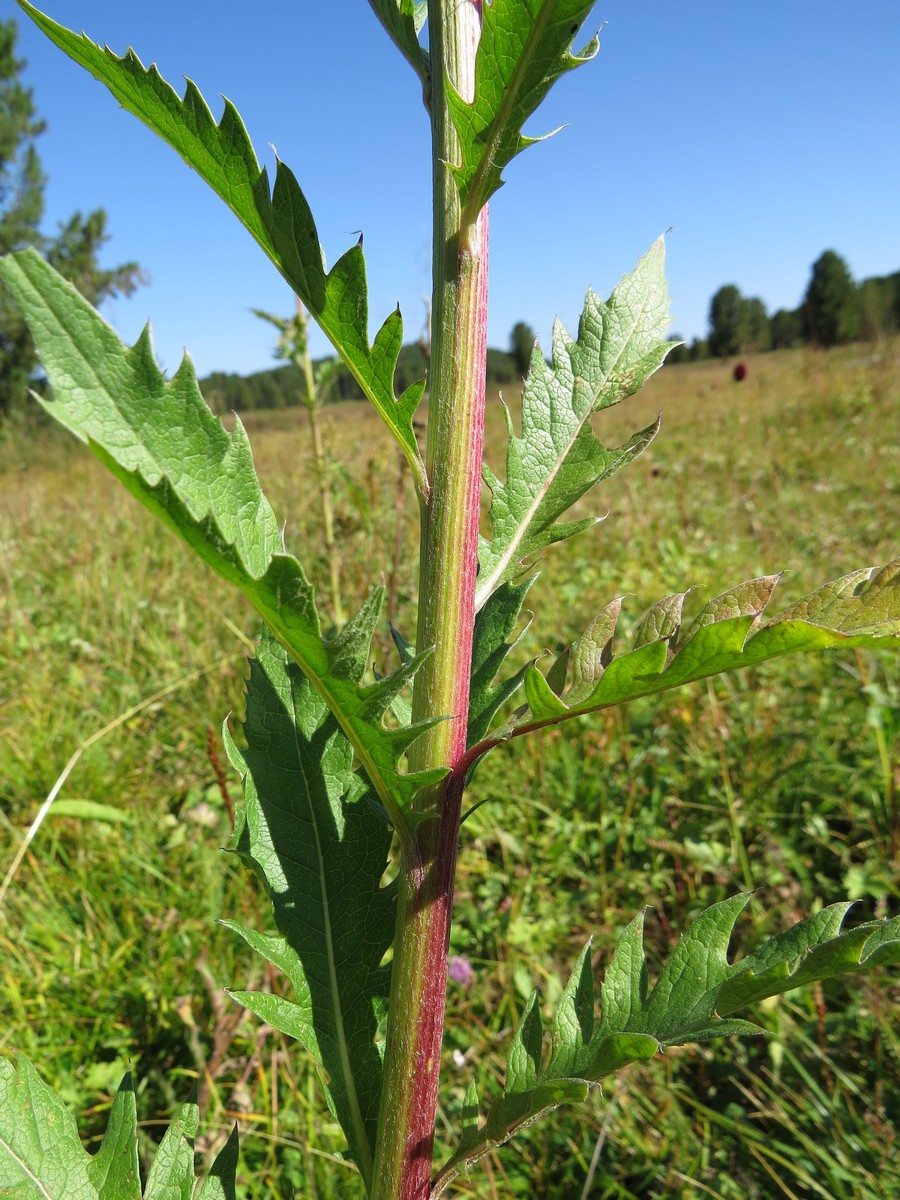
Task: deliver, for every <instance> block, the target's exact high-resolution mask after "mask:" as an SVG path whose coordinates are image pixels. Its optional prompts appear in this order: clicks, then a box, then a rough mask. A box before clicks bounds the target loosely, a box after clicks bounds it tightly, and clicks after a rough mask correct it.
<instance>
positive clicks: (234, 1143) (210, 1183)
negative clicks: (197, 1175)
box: [197, 1126, 238, 1200]
mask: <svg viewBox="0 0 900 1200" xmlns="http://www.w3.org/2000/svg"><path fill="white" fill-rule="evenodd" d="M237 1167H238V1131H237V1126H235V1127H234V1128H233V1129H232V1131H231V1133H230V1134H229V1135H228V1141H227V1142H226V1143H225V1145H224V1146H223V1147H222V1149H221V1150H220V1151H219V1153H218V1154H217V1155H216V1157H215V1161H214V1162H213V1165H212V1166H211V1167H210V1169H209V1174H208V1175H207V1176H206V1178H205V1179H204V1180H203V1183H202V1184H201V1186H200V1191H199V1193H198V1195H197V1200H237V1191H236V1189H235V1178H236V1176H237Z"/></svg>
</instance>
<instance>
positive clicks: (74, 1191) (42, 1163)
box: [0, 1056, 100, 1200]
mask: <svg viewBox="0 0 900 1200" xmlns="http://www.w3.org/2000/svg"><path fill="white" fill-rule="evenodd" d="M89 1164H90V1156H89V1155H88V1153H87V1151H86V1150H85V1149H84V1147H83V1146H82V1144H81V1141H80V1139H79V1137H78V1129H77V1126H76V1125H75V1118H74V1117H73V1116H72V1114H71V1113H70V1112H69V1110H68V1109H67V1108H66V1106H65V1104H64V1103H63V1102H62V1100H60V1098H59V1096H57V1094H56V1093H55V1092H54V1091H52V1090H51V1089H50V1088H49V1087H48V1086H47V1085H46V1083H44V1081H43V1080H42V1079H41V1078H40V1076H39V1075H38V1073H37V1072H36V1071H35V1069H34V1067H33V1066H32V1065H31V1063H29V1062H28V1061H27V1059H24V1058H22V1057H21V1056H17V1057H16V1058H15V1059H14V1060H13V1061H10V1060H9V1059H6V1058H2V1059H0V1195H2V1196H4V1197H9V1200H34V1198H35V1197H40V1198H41V1200H99V1195H100V1193H99V1192H98V1190H97V1188H96V1187H95V1186H94V1184H93V1182H92V1181H91V1177H90V1174H89V1172H88V1167H89Z"/></svg>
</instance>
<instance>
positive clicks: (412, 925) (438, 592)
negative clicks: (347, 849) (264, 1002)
mask: <svg viewBox="0 0 900 1200" xmlns="http://www.w3.org/2000/svg"><path fill="white" fill-rule="evenodd" d="M428 20H429V30H430V50H431V60H432V64H433V68H432V90H431V119H432V137H433V163H434V166H433V170H434V250H433V256H434V292H433V301H432V351H431V372H430V378H429V410H428V446H427V452H426V459H427V470H428V475H429V479H430V481H431V491H430V495H429V498H428V500H427V502H426V503H425V504H424V506H423V510H422V556H421V562H420V568H419V621H418V631H417V645H418V646H420V647H426V646H434V653H433V655H432V656H431V658H430V659H429V660H428V661H427V662H426V663H425V664H424V665H423V666H422V668H421V669H420V670H419V672H418V674H417V676H416V681H415V690H414V694H413V719H414V720H419V719H422V718H424V717H429V716H446V717H448V719H447V720H444V721H442V722H440V723H439V724H437V725H435V726H434V727H433V728H432V729H431V730H429V732H428V733H426V734H425V735H423V736H422V737H421V738H420V739H419V740H418V742H416V743H415V745H414V746H413V748H412V750H411V753H410V766H411V768H412V769H414V770H416V769H422V768H425V767H433V766H445V767H448V768H450V771H451V774H450V775H449V776H448V778H447V779H445V780H444V781H443V782H442V783H441V784H440V785H439V786H437V787H435V788H431V789H426V790H424V791H423V792H422V793H420V795H419V796H418V797H417V802H416V803H417V807H418V808H419V811H420V812H421V813H423V814H428V815H429V816H431V817H433V818H434V819H431V820H429V819H425V820H423V821H422V823H421V824H420V825H419V826H418V829H417V836H416V846H417V850H418V854H417V856H416V857H415V861H405V862H404V863H403V864H402V873H401V879H400V889H399V896H398V905H397V909H398V911H397V935H396V939H395V943H394V966H393V972H392V978H391V1000H390V1010H389V1013H390V1015H389V1019H388V1039H387V1048H386V1052H385V1077H384V1088H383V1093H382V1103H381V1114H380V1120H379V1130H378V1139H377V1142H378V1144H377V1151H376V1159H375V1169H374V1179H373V1186H372V1192H371V1196H372V1200H426V1198H427V1196H428V1194H429V1191H430V1186H431V1157H432V1139H433V1135H434V1122H435V1112H436V1108H437V1086H438V1076H439V1073H440V1058H441V1039H442V1035H443V1026H444V1005H445V999H446V989H447V947H448V940H449V934H450V916H451V907H452V902H453V881H454V876H455V872H456V847H457V841H458V838H459V818H460V810H461V802H462V793H463V789H464V787H465V770H464V769H463V770H459V771H457V770H455V768H456V767H457V766H458V764H459V763H460V762H461V760H462V758H463V755H464V754H465V749H466V725H467V720H468V708H469V676H470V668H471V657H472V630H473V625H474V615H475V607H474V597H475V575H476V570H477V553H478V519H479V511H480V498H481V457H482V447H483V440H484V385H485V363H486V354H487V341H486V317H487V235H488V215H487V209H484V210H483V211H482V212H481V213H480V214H479V216H478V217H477V219H476V220H475V222H474V223H473V224H472V225H469V226H466V227H463V226H462V225H461V215H460V206H459V199H458V195H457V191H456V185H455V183H454V181H453V178H452V176H451V174H450V172H449V170H448V168H447V164H448V163H452V162H454V161H457V160H458V144H457V141H456V134H455V129H454V128H453V125H452V122H451V121H450V120H449V117H448V114H447V109H446V103H445V99H444V76H443V74H442V71H441V65H442V64H443V68H444V70H445V71H446V76H447V78H448V79H449V80H450V82H451V83H452V84H453V85H454V86H455V87H456V89H457V90H458V91H459V92H460V93H461V94H462V95H463V96H470V97H471V95H472V94H473V91H474V63H475V51H476V49H477V44H478V37H479V34H480V29H481V3H480V0H429V5H428Z"/></svg>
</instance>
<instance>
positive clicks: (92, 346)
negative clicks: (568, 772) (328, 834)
mask: <svg viewBox="0 0 900 1200" xmlns="http://www.w3.org/2000/svg"><path fill="white" fill-rule="evenodd" d="M0 276H2V278H3V279H4V280H5V282H6V283H7V285H8V287H9V288H10V290H11V291H12V293H13V295H14V296H15V298H16V300H17V302H18V304H19V307H20V308H21V310H22V312H23V314H24V315H25V317H26V320H27V321H28V323H29V326H30V328H31V331H32V335H33V337H34V340H35V344H36V346H37V349H38V353H39V355H40V358H41V362H42V364H43V366H44V369H45V370H46V372H47V375H48V377H49V380H50V383H51V385H52V387H53V395H54V399H53V400H52V401H50V402H44V407H45V408H46V409H47V411H48V412H49V413H50V414H51V416H53V417H54V418H55V419H56V420H57V421H59V422H60V424H62V425H64V426H65V427H66V428H67V429H69V430H70V431H71V432H72V433H74V434H75V436H76V437H78V438H79V439H80V440H81V441H83V442H85V443H87V445H88V446H89V447H90V449H91V450H92V451H93V453H94V454H95V455H96V456H97V457H98V458H99V459H100V460H101V461H102V462H103V463H105V464H106V466H108V467H109V468H110V470H111V471H112V472H113V474H114V475H116V476H117V477H118V478H119V479H120V480H121V481H122V482H123V483H124V484H125V486H126V487H127V488H128V490H129V491H130V492H131V493H132V494H133V495H134V496H136V497H137V499H138V500H140V501H141V503H142V504H144V505H145V507H147V508H148V509H150V511H151V512H153V513H155V514H156V515H157V516H158V517H159V518H160V519H161V520H162V521H163V523H164V524H166V525H167V526H168V527H169V528H170V529H172V530H173V531H174V532H175V533H177V534H178V535H179V536H180V537H181V538H182V539H183V540H184V541H186V542H187V544H188V545H189V546H190V547H191V548H192V549H193V550H194V551H195V552H196V553H197V554H198V555H199V556H200V557H201V558H202V559H203V560H204V561H205V562H206V563H207V564H208V565H209V566H211V567H212V568H213V570H215V571H216V572H217V573H218V574H219V575H221V576H222V577H223V578H225V579H227V580H228V581H229V582H231V583H233V584H234V585H235V586H236V587H238V588H239V589H240V590H241V591H242V592H243V593H244V595H246V596H247V598H248V599H249V600H250V601H251V603H252V604H253V605H254V606H255V607H256V609H257V611H258V612H259V613H260V614H261V615H262V617H263V618H264V620H265V621H266V622H267V624H268V625H269V627H270V628H271V629H272V630H273V631H274V633H275V634H276V636H277V637H278V638H279V639H280V641H281V642H282V643H283V645H284V646H286V647H287V649H288V651H289V652H290V654H291V656H292V657H293V658H294V660H295V661H296V662H297V663H298V664H299V666H300V667H301V669H302V670H303V672H304V674H305V675H306V677H307V678H308V679H309V681H310V683H311V684H312V686H313V687H314V688H315V689H316V691H317V692H318V693H319V695H320V696H321V697H322V699H323V700H324V702H325V703H326V704H327V705H328V707H329V709H330V710H331V711H332V713H334V715H335V718H336V720H337V721H338V723H339V725H340V726H341V728H342V730H343V731H344V733H345V735H346V736H347V738H348V739H349V741H350V743H351V744H352V746H353V748H354V751H355V752H356V755H357V759H358V762H359V764H360V765H361V767H362V768H363V769H364V770H365V772H366V774H367V775H368V778H369V780H370V781H371V784H372V786H373V788H374V789H375V791H376V792H377V794H378V798H379V800H380V801H381V803H382V804H383V805H384V807H385V809H386V810H387V811H388V813H389V814H390V816H391V819H392V820H393V821H394V823H395V824H396V826H397V828H398V831H399V832H400V834H401V837H402V836H403V834H404V830H405V817H404V815H403V814H404V810H405V809H406V808H408V805H409V803H410V801H411V799H412V797H413V795H414V794H415V792H416V791H418V789H419V788H420V787H422V786H423V785H424V784H426V783H428V782H433V781H435V780H436V779H437V778H440V777H441V775H442V774H443V773H442V772H434V771H430V772H423V773H419V774H415V775H412V774H410V775H404V774H401V772H400V770H399V765H398V764H399V760H400V758H401V756H402V755H403V754H405V752H406V750H407V749H408V747H409V746H410V744H411V743H412V742H413V741H414V740H415V738H416V737H417V736H418V735H419V734H420V733H421V732H422V731H423V729H425V728H426V727H427V724H426V723H419V724H418V725H411V726H407V727H405V728H402V729H386V728H385V727H384V725H383V723H382V718H383V715H384V713H385V711H386V709H387V707H388V706H389V704H390V703H391V701H392V699H393V698H394V696H396V694H397V693H398V692H399V691H400V690H401V688H403V687H404V686H405V685H406V684H407V683H408V681H409V680H410V679H411V678H412V676H413V675H414V674H415V671H416V669H417V667H418V665H419V664H420V663H421V661H422V657H423V656H422V655H420V656H419V657H418V658H417V659H416V660H415V661H413V662H411V663H408V664H406V665H405V666H404V667H402V668H401V669H400V670H399V671H397V672H395V673H394V674H393V675H391V676H389V677H388V678H386V679H381V680H379V681H378V682H377V683H374V684H368V685H365V684H362V683H361V682H360V680H361V678H362V675H363V672H364V671H365V668H366V664H367V656H368V651H369V646H370V643H371V640H372V635H373V633H374V629H375V624H376V622H377V620H378V614H379V610H380V606H381V592H380V590H379V591H376V592H374V593H373V595H372V597H371V598H370V599H369V601H368V602H367V604H366V605H365V606H364V607H363V608H362V610H361V611H360V612H359V613H358V614H357V615H356V616H355V617H354V618H353V619H352V620H351V621H350V622H348V624H347V625H346V626H345V627H344V628H343V629H342V630H341V631H340V633H339V634H338V635H337V636H336V637H334V638H331V639H329V640H326V639H325V638H324V637H323V636H322V632H321V629H320V625H319V616H318V613H317V611H316V606H315V598H314V594H313V588H312V586H311V584H310V583H309V581H308V580H307V578H306V575H305V574H304V572H303V569H302V567H301V566H300V563H299V562H298V561H297V560H296V558H294V557H293V556H292V555H289V554H287V553H286V552H285V551H284V548H283V543H282V538H281V533H280V531H279V529H278V525H277V522H276V520H275V517H274V514H273V512H272V509H271V507H270V505H269V503H268V501H267V500H266V499H265V497H264V496H263V494H262V491H261V489H260V486H259V481H258V480H257V477H256V473H255V470H254V468H253V460H252V457H251V453H250V445H249V442H248V441H247V437H246V434H245V433H244V429H243V426H242V425H241V423H240V421H237V422H236V423H235V428H234V432H233V433H232V434H228V433H227V432H226V430H225V429H224V428H223V426H222V424H221V422H220V421H219V420H218V419H217V418H216V417H214V416H213V415H212V413H211V412H210V411H209V409H208V408H207V406H206V404H205V403H204V400H203V397H202V396H201V394H200V390H199V388H198V387H197V381H196V377H195V374H194V369H193V366H192V364H191V362H190V360H189V359H187V358H186V359H185V360H184V362H183V363H182V365H181V367H180V368H179V370H178V372H177V374H176V375H175V377H174V378H173V379H172V380H171V381H167V380H166V379H165V378H164V376H163V374H162V372H161V371H160V370H159V368H158V367H157V365H156V362H155V361H154V358H153V354H152V348H151V343H150V334H149V330H145V331H144V333H143V334H142V336H141V338H140V339H139V340H138V342H137V343H136V344H135V346H134V347H132V348H131V349H129V348H128V347H126V346H125V345H124V344H123V343H122V342H121V341H120V340H119V338H118V337H117V336H116V334H115V333H114V332H113V331H112V329H110V328H109V326H108V325H107V324H106V323H105V321H104V320H103V319H102V317H101V316H100V315H99V314H98V313H97V312H96V311H95V310H94V309H93V308H91V306H90V305H89V304H88V303H87V302H86V301H85V300H83V299H82V297H81V296H79V295H78V293H77V292H76V291H75V289H74V288H73V287H72V286H71V285H70V284H68V283H67V282H66V281H65V280H64V279H62V277H61V276H60V275H58V274H57V273H56V272H55V271H54V270H53V268H52V267H50V266H49V265H48V264H47V263H45V262H44V261H43V260H42V259H41V258H40V257H39V255H37V254H36V253H35V252H34V251H32V250H26V251H23V252H22V253H20V254H17V255H14V256H10V257H7V258H5V259H3V260H0Z"/></svg>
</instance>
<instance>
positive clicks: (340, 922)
mask: <svg viewBox="0 0 900 1200" xmlns="http://www.w3.org/2000/svg"><path fill="white" fill-rule="evenodd" d="M244 736H245V738H246V741H247V749H246V750H243V751H238V750H237V748H236V746H235V744H234V742H233V741H230V742H229V744H228V752H229V757H230V758H231V759H232V761H233V762H234V764H235V765H236V766H237V767H238V769H239V770H240V771H241V774H242V776H243V781H244V806H243V809H242V812H241V814H240V819H239V822H238V824H237V826H236V831H235V845H236V848H237V850H238V853H239V854H240V855H241V856H242V857H244V858H245V859H247V860H248V861H249V862H251V864H252V865H253V867H254V868H255V870H256V871H257V872H258V873H259V874H260V875H261V876H262V877H263V879H264V880H265V883H266V887H267V890H268V892H269V896H270V898H271V901H272V908H273V914H274V919H275V925H276V927H277V929H278V932H279V934H280V937H279V938H266V937H265V935H260V934H254V933H251V932H250V931H247V930H239V932H240V933H241V934H242V936H243V937H244V938H245V940H246V941H247V942H248V943H249V944H251V945H254V946H255V948H256V949H258V950H260V951H261V953H263V954H264V956H265V957H266V958H267V959H268V960H269V961H270V962H274V963H276V965H278V966H279V967H280V968H281V969H282V970H285V971H286V973H287V974H288V977H289V978H290V979H291V982H292V983H293V985H294V989H295V999H294V1001H293V1002H291V1001H288V1000H285V999H284V998H282V997H279V996H271V995H268V994H255V995H254V994H248V993H243V992H233V993H232V994H233V995H234V996H235V997H236V998H237V999H239V1000H240V1001H241V1002H242V1003H245V1004H246V1005H247V1007H249V1008H251V1009H252V1010H253V1011H254V1012H256V1013H258V1014H259V1015H260V1016H262V1017H263V1019H265V1020H267V1021H269V1022H270V1023H271V1024H273V1025H274V1026H275V1027H276V1028H278V1029H280V1030H282V1031H283V1032H285V1033H288V1034H290V1035H291V1036H293V1037H297V1038H298V1039H299V1040H300V1041H301V1042H302V1043H303V1045H304V1046H305V1048H306V1049H307V1050H308V1051H309V1052H310V1053H311V1054H313V1055H314V1056H315V1057H316V1059H317V1061H318V1063H319V1065H320V1067H321V1069H322V1073H323V1078H324V1079H325V1080H326V1081H327V1084H326V1086H327V1089H328V1092H329V1094H330V1098H331V1103H332V1105H333V1109H334V1112H335V1113H336V1115H337V1117H338V1120H339V1121H340V1123H341V1126H342V1128H343V1129H344V1132H345V1134H346V1136H347V1141H348V1144H349V1146H350V1152H351V1155H352V1157H353V1158H354V1160H355V1161H356V1162H357V1163H358V1165H359V1167H360V1170H361V1172H362V1175H363V1178H364V1179H366V1180H367V1181H368V1180H369V1179H370V1177H371V1172H372V1162H373V1159H374V1141H375V1130H376V1125H377V1120H378V1105H379V1100H380V1095H381V1053H380V1050H379V1048H378V1046H377V1044H376V1032H377V1025H378V1019H377V1014H378V1012H379V1010H380V1009H381V1008H382V1007H383V1005H384V1002H385V1001H386V999H387V994H388V990H389V987H390V969H389V968H386V967H383V966H382V965H381V961H382V958H383V957H384V954H385V952H386V951H387V949H388V948H389V947H390V945H391V943H392V940H393V934H394V901H393V893H389V892H387V891H385V890H384V889H382V888H381V887H380V880H381V877H382V875H383V874H384V871H385V869H386V867H387V865H388V858H389V852H390V846H391V831H390V829H389V828H388V826H387V825H386V824H385V822H384V820H382V819H381V817H379V815H378V814H377V813H376V812H375V811H374V809H373V808H372V807H371V806H370V805H368V804H367V803H366V802H365V800H364V799H363V798H362V796H361V794H360V793H361V789H360V787H359V781H358V778H357V776H356V775H355V774H354V772H353V748H352V746H351V745H350V743H349V741H348V740H347V739H346V737H344V735H343V734H342V733H341V731H340V729H339V728H338V726H337V724H336V722H335V721H334V718H333V717H332V716H331V715H330V714H329V712H328V709H327V708H326V707H325V704H324V702H323V701H322V700H321V698H320V697H319V696H318V695H317V694H316V693H315V692H314V691H313V689H312V688H311V686H310V684H309V682H308V681H307V680H306V679H305V678H304V677H303V675H302V674H301V672H300V671H299V670H298V668H297V667H296V666H295V665H294V664H293V663H292V662H291V661H290V660H289V658H288V655H287V653H286V651H285V650H284V648H283V647H282V646H281V645H280V643H279V642H277V641H276V640H275V638H274V637H272V636H271V635H268V634H264V635H263V638H262V640H261V641H260V644H259V648H258V652H257V657H256V661H255V662H253V663H251V672H250V680H249V683H248V686H247V714H246V718H245V721H244Z"/></svg>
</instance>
